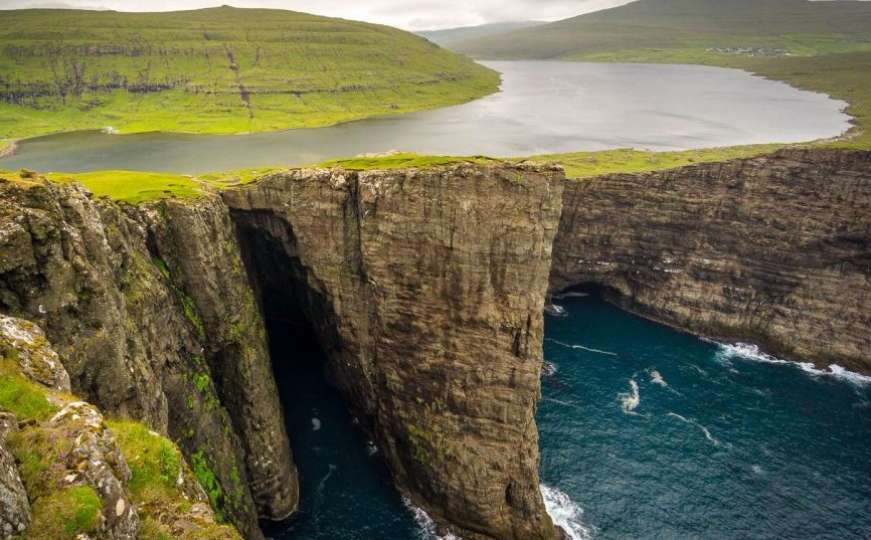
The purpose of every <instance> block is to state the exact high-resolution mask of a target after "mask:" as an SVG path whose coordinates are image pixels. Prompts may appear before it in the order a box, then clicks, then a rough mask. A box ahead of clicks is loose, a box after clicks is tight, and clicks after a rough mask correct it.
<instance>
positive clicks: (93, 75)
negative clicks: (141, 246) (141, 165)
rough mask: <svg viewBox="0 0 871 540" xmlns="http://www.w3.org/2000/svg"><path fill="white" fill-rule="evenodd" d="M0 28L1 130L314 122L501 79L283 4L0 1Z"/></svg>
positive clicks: (435, 99) (206, 128) (377, 30)
mask: <svg viewBox="0 0 871 540" xmlns="http://www.w3.org/2000/svg"><path fill="white" fill-rule="evenodd" d="M0 29H2V30H0V139H15V138H21V137H26V136H31V135H36V134H42V133H49V132H55V131H63V130H72V129H85V128H106V127H109V126H111V128H113V129H115V130H118V131H121V132H139V131H151V130H163V131H179V132H196V133H241V132H252V131H267V130H279V129H286V128H295V127H305V126H320V125H328V124H333V123H337V122H341V121H347V120H353V119H359V118H363V117H367V116H372V115H377V114H385V113H395V112H404V111H412V110H419V109H425V108H433V107H439V106H444V105H449V104H455V103H459V102H463V101H467V100H470V99H474V98H477V97H480V96H482V95H486V94H488V93H491V92H494V91H496V90H497V89H498V85H499V76H498V74H496V73H495V72H492V71H490V70H488V69H486V68H483V67H481V66H479V65H477V64H475V63H474V62H472V61H471V60H469V59H467V58H464V57H461V56H459V55H456V54H454V53H451V52H448V51H445V50H443V49H440V48H439V47H437V46H435V45H433V44H432V43H430V42H428V41H426V40H425V39H422V38H420V37H418V36H415V35H413V34H410V33H407V32H403V31H400V30H396V29H393V28H389V27H385V26H379V25H373V24H366V23H360V22H353V21H346V20H342V19H331V18H325V17H318V16H314V15H308V14H304V13H295V12H290V11H280V10H263V9H235V8H230V7H221V8H212V9H204V10H197V11H183V12H172V13H118V12H111V11H81V10H14V11H0ZM0 146H2V144H0Z"/></svg>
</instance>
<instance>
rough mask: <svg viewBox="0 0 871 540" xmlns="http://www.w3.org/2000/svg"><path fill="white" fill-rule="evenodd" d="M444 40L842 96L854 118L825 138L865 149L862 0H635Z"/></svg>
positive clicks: (870, 19) (868, 109) (866, 65)
mask: <svg viewBox="0 0 871 540" xmlns="http://www.w3.org/2000/svg"><path fill="white" fill-rule="evenodd" d="M452 47H453V48H455V49H456V50H459V51H462V52H466V53H469V54H472V55H475V56H477V57H481V58H499V59H555V60H579V61H580V60H583V61H601V62H669V63H687V64H705V65H712V66H722V67H733V68H740V69H744V70H747V71H750V72H753V73H757V74H759V75H762V76H765V77H768V78H771V79H776V80H780V81H784V82H787V83H789V84H791V85H793V86H796V87H798V88H802V89H805V90H812V91H818V92H824V93H826V94H828V95H830V96H832V97H835V98H838V99H842V100H844V101H847V102H848V103H849V104H850V107H849V109H848V110H847V112H848V113H849V114H850V115H852V116H853V118H854V119H855V123H856V126H857V127H856V129H854V130H853V133H851V135H852V136H851V137H850V138H849V139H843V140H839V141H835V142H830V143H829V145H831V146H841V147H851V148H871V131H869V130H871V128H869V126H871V2H857V1H838V2H809V1H806V0H728V1H724V0H638V1H637V2H633V3H631V4H627V5H625V6H621V7H618V8H614V9H609V10H604V11H600V12H596V13H591V14H587V15H582V16H580V17H574V18H571V19H566V20H563V21H559V22H555V23H551V24H547V25H543V26H537V27H535V28H529V29H523V30H517V31H513V32H507V33H503V34H500V35H496V36H490V37H485V38H481V39H476V40H470V41H465V42H462V43H460V44H455V45H452Z"/></svg>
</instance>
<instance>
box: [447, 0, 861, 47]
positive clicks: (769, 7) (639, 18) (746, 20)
mask: <svg viewBox="0 0 871 540" xmlns="http://www.w3.org/2000/svg"><path fill="white" fill-rule="evenodd" d="M452 48H454V49H455V50H458V51H460V52H464V53H467V54H471V55H473V56H475V57H479V58H491V59H495V58H500V59H505V58H564V59H580V58H590V59H600V58H601V57H602V56H605V57H606V58H607V59H611V58H613V57H615V56H616V57H618V58H619V57H627V58H635V59H638V58H640V57H642V56H643V55H641V54H640V53H641V52H642V51H643V52H644V54H645V55H651V54H653V55H656V56H662V55H663V53H664V52H667V53H670V54H673V55H674V54H677V53H680V54H681V55H684V56H686V55H689V54H697V53H700V52H701V53H704V52H709V51H711V50H714V51H718V52H721V53H724V54H748V55H811V54H820V53H832V52H848V51H856V50H871V2H858V1H842V2H809V1H805V0H638V1H637V2H633V3H631V4H626V5H624V6H621V7H617V8H613V9H608V10H604V11H599V12H595V13H590V14H586V15H581V16H578V17H574V18H571V19H565V20H562V21H558V22H555V23H551V24H546V25H542V26H537V27H534V28H526V29H521V30H515V31H511V32H506V33H502V34H498V35H494V36H486V37H480V38H475V39H470V40H465V41H463V42H461V43H455V44H452Z"/></svg>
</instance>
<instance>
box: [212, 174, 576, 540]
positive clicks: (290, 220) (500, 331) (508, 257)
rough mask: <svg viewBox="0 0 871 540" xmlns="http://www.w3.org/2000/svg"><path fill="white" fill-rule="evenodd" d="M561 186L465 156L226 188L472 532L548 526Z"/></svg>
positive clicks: (380, 425) (450, 513)
mask: <svg viewBox="0 0 871 540" xmlns="http://www.w3.org/2000/svg"><path fill="white" fill-rule="evenodd" d="M562 186H563V183H562V173H561V171H559V170H554V169H549V168H536V167H532V166H530V167H510V166H505V165H498V166H471V165H461V166H451V167H442V168H435V169H429V170H398V171H371V172H360V173H356V172H350V171H340V170H338V171H327V170H309V171H292V172H288V173H280V174H275V175H272V176H270V177H267V178H265V179H263V180H261V181H260V182H259V183H258V184H256V185H253V186H247V187H243V188H239V189H235V190H231V191H228V192H225V194H224V200H225V202H226V203H227V205H228V206H229V207H230V208H231V211H232V213H233V216H234V218H235V220H236V222H237V224H238V226H239V228H240V231H241V233H242V237H243V238H245V239H246V240H245V243H246V244H250V245H253V244H254V243H255V242H260V243H263V244H266V245H270V246H272V247H271V248H270V249H277V250H278V251H280V254H279V255H280V256H276V257H273V258H271V259H270V258H266V259H265V260H264V258H263V257H260V258H259V261H258V260H256V259H257V258H256V257H252V258H253V259H255V260H254V264H255V265H256V264H259V265H260V266H261V268H259V269H255V272H253V273H255V274H257V275H259V276H261V278H260V279H261V280H268V281H272V282H273V283H271V284H268V285H274V284H275V283H281V282H282V280H284V281H285V283H286V284H285V286H286V287H291V286H292V287H295V288H296V289H297V290H298V293H297V297H300V302H301V303H302V304H303V307H304V308H305V309H306V311H307V314H308V318H309V320H310V322H311V323H312V324H313V325H314V327H315V328H316V330H317V333H318V334H319V338H320V342H321V344H322V346H323V348H324V350H325V352H326V353H327V355H328V357H329V360H328V366H327V367H328V370H329V373H330V378H331V379H332V381H333V382H334V383H335V384H336V385H337V386H338V387H339V388H340V389H341V390H342V392H343V394H344V396H345V397H346V399H347V400H348V402H349V404H350V405H351V407H352V409H353V410H354V411H355V413H356V414H358V415H360V416H361V418H363V419H364V423H365V424H366V425H367V426H368V427H369V429H371V431H372V433H373V435H374V437H375V440H376V443H377V445H378V447H379V448H380V449H381V451H382V452H383V455H384V457H385V459H386V461H387V463H388V465H389V467H390V469H391V471H392V474H393V477H394V479H395V481H396V483H397V485H398V486H399V488H400V489H401V490H402V491H403V493H404V494H406V495H407V496H409V497H410V498H411V499H412V501H413V502H414V503H415V504H418V505H420V506H422V507H424V508H425V509H426V510H427V511H428V512H430V513H431V514H432V515H433V517H435V518H436V519H437V520H439V521H440V522H441V523H443V524H450V525H451V527H452V528H453V530H455V531H457V532H459V533H460V534H461V535H462V536H463V537H465V538H469V539H475V538H502V539H536V538H540V539H548V540H549V539H551V538H554V535H555V531H554V527H553V525H552V524H551V521H550V518H549V517H548V516H547V514H546V512H545V509H544V504H543V501H542V497H541V494H540V492H539V485H538V435H537V430H536V426H535V420H534V412H535V407H536V401H537V400H538V398H539V392H540V381H539V377H540V372H541V366H542V349H541V343H542V334H543V320H542V311H543V303H544V295H545V291H546V288H547V276H548V272H549V268H550V260H551V244H552V239H553V236H554V234H555V233H556V228H557V223H558V219H559V215H560V208H561V204H562ZM258 239H259V240H258ZM262 251H263V248H261V252H262ZM270 260H272V261H276V260H277V261H285V263H283V264H274V263H272V264H271V266H273V267H275V266H278V268H271V269H270V268H262V266H263V265H264V264H265V265H267V266H268V265H270V263H269V261H270ZM263 285H264V284H263V283H261V286H263Z"/></svg>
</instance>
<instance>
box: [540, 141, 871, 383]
mask: <svg viewBox="0 0 871 540" xmlns="http://www.w3.org/2000/svg"><path fill="white" fill-rule="evenodd" d="M563 206H564V211H563V214H562V218H561V222H560V228H559V232H558V234H557V238H556V240H555V245H554V254H555V256H554V262H553V270H552V274H551V286H550V289H551V292H557V291H560V290H563V289H565V288H568V287H570V286H573V285H579V284H596V285H600V286H603V287H605V288H606V291H607V292H609V293H610V294H609V296H610V298H611V299H612V300H614V301H615V302H617V303H619V304H621V305H623V306H624V307H626V308H628V309H630V310H633V311H636V312H638V313H640V314H642V315H644V316H647V317H650V318H653V319H656V320H659V321H662V322H665V323H667V324H670V325H673V326H676V327H679V328H682V329H685V330H688V331H691V332H693V333H697V334H702V335H707V336H712V337H720V338H728V339H740V340H749V341H755V342H757V343H759V344H761V345H762V346H763V347H764V348H765V349H766V350H768V351H770V352H773V353H776V354H781V355H784V356H786V357H791V358H795V359H807V360H813V361H815V362H817V363H818V364H820V365H821V366H827V365H828V364H830V363H837V364H840V365H842V366H844V367H849V368H850V369H854V370H857V371H861V372H866V373H868V372H871V354H869V353H871V333H869V328H871V294H869V291H871V152H867V151H837V150H822V149H815V150H783V151H779V152H777V153H775V154H772V155H768V156H762V157H759V158H753V159H741V160H733V161H728V162H722V163H705V164H698V165H691V166H687V167H681V168H677V169H671V170H666V171H657V172H650V173H639V174H611V175H605V176H600V177H595V178H590V179H582V180H572V181H569V182H567V185H566V189H565V200H564V205H563Z"/></svg>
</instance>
